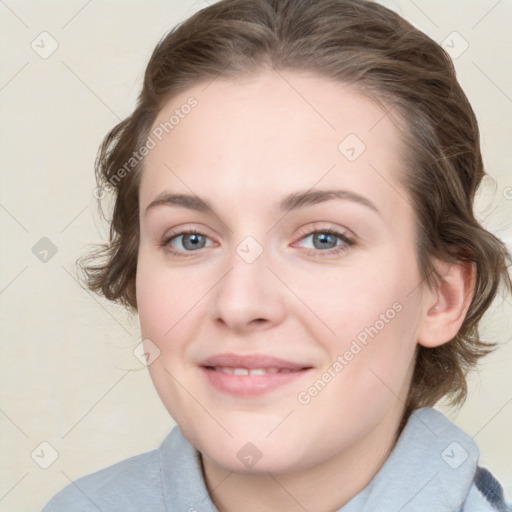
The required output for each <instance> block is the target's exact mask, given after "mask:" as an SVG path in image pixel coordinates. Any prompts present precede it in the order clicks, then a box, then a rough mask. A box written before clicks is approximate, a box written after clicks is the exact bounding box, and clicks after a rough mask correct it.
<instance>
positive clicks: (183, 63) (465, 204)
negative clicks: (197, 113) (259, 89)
mask: <svg viewBox="0 0 512 512" xmlns="http://www.w3.org/2000/svg"><path fill="white" fill-rule="evenodd" d="M264 68H269V69H273V70H293V71H301V72H302V71H305V72H310V73H314V74H316V75H318V76H321V77H325V78H326V79H329V80H334V81H337V82H340V83H343V84H346V85H350V86H353V87H354V88H355V89H356V90H358V91H360V92H361V93H363V94H365V95H368V96H370V97H371V98H373V99H374V100H376V101H379V102H380V103H381V104H383V105H385V106H386V107H387V109H389V111H391V110H392V111H393V112H395V114H397V115H398V117H399V118H400V119H401V120H402V121H403V123H404V124H405V127H406V129H405V130H403V134H402V138H403V140H404V142H405V147H406V148H407V155H406V157H407V169H406V171H405V172H404V175H403V176H402V177H401V179H402V181H403V184H404V185H405V188H406V190H407V192H408V198H407V199H408V200H409V201H410V203H411V204H412V205H413V208H414V212H415V215H416V218H417V221H416V223H417V237H416V238H417V240H416V246H417V255H418V266H419V269H420V274H421V277H422V279H423V280H424V281H425V283H427V285H428V286H432V287H433V286H437V285H438V284H439V283H440V282H441V279H442V278H441V276H440V275H439V274H438V273H437V271H436V267H435V264H434V263H435V259H439V260H442V261H449V262H454V263H457V262H459V263H461V262H470V263H472V264H474V265H473V266H474V269H475V270H476V282H475V286H474V289H473V296H472V300H471V304H470V306H469V309H468V311H467V314H466V317H465V319H464V321H463V323H462V326H461V328H460V330H459V332H458V334H457V335H456V336H455V337H454V338H453V339H452V340H451V341H450V342H448V343H446V344H443V345H441V346H439V347H435V348H425V347H423V346H419V347H418V350H417V355H416V358H417V359H416V364H415V369H414V374H413V377H412V381H411V386H410V390H409V395H408V399H407V402H406V408H405V410H406V411H409V412H411V411H413V410H414V409H417V408H419V407H424V406H432V405H434V404H435V403H436V402H437V401H438V400H440V399H441V398H443V397H448V398H450V404H451V405H457V406H460V405H461V404H462V403H463V402H464V400H465V398H466V396H467V384H466V375H467V373H468V371H469V370H470V369H471V368H472V367H474V366H475V365H476V363H477V361H478V360H479V358H480V357H482V356H484V355H485V354H487V353H489V352H490V351H492V350H493V349H494V348H495V347H496V344H495V343H490V342H485V341H483V340H482V339H481V338H480V336H479V332H478V324H479V321H480V319H481V318H482V316H483V314H484V313H485V311H486V310H487V309H488V307H489V306H490V304H491V303H492V301H493V300H494V298H495V296H496V295H497V293H498V291H499V286H500V283H504V284H505V285H506V287H507V291H509V292H510V291H512V283H511V279H510V276H509V274H508V270H507V265H508V263H509V261H510V255H509V253H508V251H507V249H506V247H505V245H504V244H503V242H501V241H500V240H499V239H498V238H497V237H495V236H494V235H493V234H492V233H490V232H488V231H487V230H486V229H484V228H483V227H482V226H481V225H480V224H479V222H478V221H477V220H476V219H475V216H474V213H473V201H474V198H475V193H476V191H477V188H478V186H479V184H480V182H481V180H482V178H483V176H484V175H485V171H484V168H483V162H482V156H481V152H480V142H479V129H478V125H477V120H476V117H475V114H474V112H473V110H472V108H471V106H470V104H469V101H468V99H467V97H466V95H465V94H464V92H463V90H462V88H461V87H460V85H459V83H458V81H457V79H456V74H455V69H454V66H453V64H452V61H451V58H450V56H449V55H448V54H447V53H446V52H445V51H444V50H443V49H442V48H441V46H439V45H438V44H437V43H436V42H434V41H433V40H432V39H430V38H429V37H428V36H427V35H426V34H424V33H423V32H421V31H420V30H418V29H416V28H415V27H413V26H412V25H411V24H410V23H409V22H407V21H406V20H404V19H403V18H402V17H400V16H399V15H398V14H396V13H395V12H393V11H391V10H389V9H387V8H385V7H383V6H382V5H379V4H377V3H374V2H371V1H366V0H221V1H219V2H217V3H215V4H212V5H211V6H209V7H207V8H204V9H202V10H200V11H198V12H197V13H195V14H194V15H192V16H191V17H190V18H189V19H188V20H185V21H184V22H182V23H180V24H179V25H177V26H176V27H174V28H173V29H172V30H171V31H170V32H169V33H168V34H167V35H166V36H165V37H163V38H162V39H161V40H160V41H159V43H158V44H157V46H156V48H155V49H154V51H153V53H152V55H151V58H150V60H149V63H148V65H147V68H146V71H145V75H144V82H143V86H142V90H141V92H140V95H139V98H138V102H137V106H136V108H135V109H134V111H133V113H132V114H131V115H130V116H129V117H127V118H126V119H124V120H123V121H121V122H120V123H119V124H118V125H117V126H115V127H114V128H113V129H112V130H111V131H110V132H109V133H108V134H107V135H106V137H105V139H104V140H103V143H102V144H101V146H100V148H99V152H98V155H97V158H96V178H97V183H98V187H100V188H101V189H102V190H103V189H107V190H109V191H111V192H112V197H113V199H114V206H113V212H112V220H111V223H110V233H109V241H108V242H107V243H104V244H100V245H98V246H97V247H96V248H95V250H94V251H91V252H90V253H89V254H88V255H86V256H85V257H82V258H81V259H80V260H79V261H78V263H79V266H80V268H81V270H82V271H83V275H82V280H83V282H84V283H85V284H86V286H87V287H88V288H89V289H90V290H92V291H94V292H97V293H99V294H102V295H103V296H104V297H106V298H107V299H109V300H111V301H115V302H117V303H119V304H121V305H123V306H125V307H128V308H129V309H131V310H133V311H136V310H137V304H136V292H135V276H136V271H137V252H138V244H139V183H140V176H141V172H142V169H143V159H134V158H133V155H134V152H137V151H138V150H139V149H140V148H141V147H142V146H143V145H144V144H145V141H146V140H147V138H148V136H149V133H150V130H151V127H152V124H153V123H154V121H155V119H156V117H157V115H158V113H159V112H160V110H161V109H162V107H163V106H164V105H165V104H166V103H167V102H168V101H169V100H170V99H171V98H172V97H173V96H174V95H176V94H177V93H179V92H181V91H184V90H186V89H187V88H190V87H191V86H193V85H197V84H198V83H200V82H205V81H209V80H213V79H214V78H216V77H225V78H231V79H236V78H238V77H241V76H247V75H250V74H252V73H258V72H259V71H261V70H262V69H264ZM127 162H130V166H129V168H128V169H127ZM123 170H124V171H123ZM122 171H123V172H122ZM121 178H122V179H121ZM100 210H101V204H100Z"/></svg>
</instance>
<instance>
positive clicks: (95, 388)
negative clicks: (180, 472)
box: [0, 0, 512, 512]
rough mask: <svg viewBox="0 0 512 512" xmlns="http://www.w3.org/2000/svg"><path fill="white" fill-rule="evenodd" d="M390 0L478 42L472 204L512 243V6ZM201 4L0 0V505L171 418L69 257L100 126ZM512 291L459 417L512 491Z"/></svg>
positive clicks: (140, 441) (96, 231) (117, 316)
mask: <svg viewBox="0 0 512 512" xmlns="http://www.w3.org/2000/svg"><path fill="white" fill-rule="evenodd" d="M384 3H386V4H388V5H389V4H391V2H384ZM393 4H394V6H395V8H396V9H397V10H399V11H400V12H401V13H402V14H403V15H404V16H405V17H406V18H407V19H409V20H411V21H412V22H413V23H414V24H415V25H416V26H418V27H419V28H420V29H422V30H423V31H425V32H427V33H428V34H429V35H430V36H431V37H432V38H433V39H435V40H436V41H439V42H441V41H443V40H445V39H446V38H447V37H448V39H447V41H448V43H449V45H451V46H452V47H453V48H452V50H451V51H452V52H454V55H455V53H460V52H461V51H462V50H463V49H464V48H465V45H466V43H467V44H468V45H469V46H468V48H467V49H466V50H465V51H464V52H463V53H462V54H461V55H458V56H457V58H455V59H454V60H455V64H456V68H457V71H458V74H459V77H460V80H461V82H462V85H463V87H464V88H465V90H466V92H467V94H468V96H469V98H470V100H471V102H472V104H473V106H474V108H475V111H476V113H477V116H478V118H479V121H480V126H481V132H482V143H483V151H484V157H485V159H486V163H487V169H488V171H489V173H490V174H491V175H492V176H493V178H494V179H495V182H494V183H493V182H492V180H489V182H487V183H486V191H485V194H482V195H481V197H480V198H479V212H480V216H481V218H484V217H485V221H484V223H485V224H486V225H487V226H488V227H489V228H490V229H492V230H493V231H494V232H495V233H497V234H498V235H499V236H501V237H502V238H503V239H505V240H506V241H507V244H508V245H509V247H510V245H511V242H512V228H511V224H512V221H511V220H510V219H512V171H511V165H512V154H511V146H512V144H511V142H512V141H511V137H512V121H511V120H512V99H511V98H512V65H511V64H512V62H511V57H510V55H511V53H512V36H511V31H510V20H512V3H511V2H510V1H509V0H501V1H496V0H480V1H460V0H459V1H454V0H451V1H446V0H444V1H442V2H441V1H426V0H415V1H414V2H413V1H412V0H397V1H396V2H393ZM204 6H206V1H205V0H199V1H196V2H192V1H191V0H190V1H186V0H181V1H178V0H175V1H169V0H166V1H148V2H144V3H142V2H141V1H138V2H135V1H132V2H126V1H124V2H121V1H110V0H109V1H99V0H96V1H89V2H88V1H86V0H83V1H75V0H73V1H69V0H66V1H63V0H62V1H60V2H59V1H47V2H36V1H19V0H16V1H15V0H5V1H2V2H0V41H1V49H2V52H1V58H2V64H1V69H0V108H1V139H0V144H1V147H0V159H1V160H0V162H1V170H2V177H1V179H2V187H1V194H0V223H1V226H0V227H1V233H2V262H1V267H0V268H1V274H0V301H1V313H0V315H1V317H0V329H1V336H2V342H1V367H0V370H1V373H0V379H1V386H0V393H1V396H0V398H1V405H0V428H1V441H0V443H1V445H0V454H1V455H0V456H1V473H0V510H2V511H10V512H17V511H28V510H38V509H39V508H41V507H42V505H43V504H44V503H45V502H46V501H47V500H48V499H49V498H50V497H51V496H52V495H53V494H55V493H56V492H57V491H58V490H60V489H61V488H62V487H64V486H65V485H66V484H68V483H69V481H70V480H74V479H76V478H77V477H79V476H82V475H84V474H86V473H89V472H92V471H95V470H97V469H100V468H103V467H105V466H107V465H110V464H112V463H114V462H117V461H119V460H121V459H124V458H126V457H128V456H131V455H134V454H136V453H140V452H143V451H147V450H150V449H153V448H156V447H157V446H158V445H159V443H160V442H161V441H162V439H163V438H164V437H165V436H166V434H167V433H168V431H169V430H170V428H171V426H172V425H173V421H172V419H171V418H170V417H169V416H168V414H167V412H166V411H165V409H164V407H163V405H161V403H160V401H159V399H158V397H157V395H156V392H154V390H153V388H152V384H151V382H150V379H149V376H148V374H147V371H146V369H145V368H144V367H143V366H142V365H141V364H140V363H139V361H138V360H137V359H136V357H135V356H134V355H133V352H132V351H133V349H134V347H135V346H136V345H137V344H138V343H139V342H140V338H139V332H138V322H137V319H136V318H130V317H129V315H127V314H126V313H125V312H124V311H123V310H122V309H120V308H118V307H115V306H113V305H111V304H109V303H107V302H106V301H105V300H103V299H101V298H99V297H96V296H93V295H91V294H89V293H88V292H86V291H85V290H83V289H81V288H80V287H79V286H78V285H77V283H76V282H75V280H74V278H73V277H72V268H73V263H74V261H75V260H76V258H78V257H79V256H80V255H81V254H83V252H84V250H85V249H86V247H87V246H88V245H89V244H91V243H94V242H98V241H100V240H102V239H104V238H105V235H106V232H107V230H106V226H105V225H104V224H103V223H102V221H101V219H100V217H99V216H98V214H97V212H96V199H95V197H94V195H93V191H94V188H95V183H94V177H93V162H94V157H95V155H96V150H97V147H98V145H99V143H100V141H101V140H102V137H103V136H104V135H105V134H106V132H107V131H108V130H109V129H110V128H111V127H113V126H114V124H116V123H117V122H118V120H119V119H121V118H123V117H125V116H126V115H127V114H128V113H129V112H130V111H131V109H132V108H133V106H134V102H135V98H136V96H137V94H138V91H139V87H140V83H141V79H142V75H143V72H144V67H145V64H146V62H147V59H148V58H149V55H150V53H151V51H152V49H153V47H154V45H155V44H156V42H157V41H158V39H159V38H160V37H161V36H162V35H163V34H164V33H165V32H166V31H167V30H169V29H170V28H171V27H173V26H174V25H175V24H176V23H177V22H178V21H180V20H182V19H184V18H185V17H188V16H189V15H190V14H191V13H192V12H194V11H195V10H197V9H199V8H202V7H204ZM43 31H47V32H48V33H49V34H51V38H53V40H55V41H56V42H57V44H58V48H57V49H56V51H55V52H54V53H53V54H52V55H50V56H47V55H44V56H46V57H47V58H42V57H41V56H40V54H41V53H42V52H45V51H46V52H48V51H49V50H51V44H52V39H50V36H45V35H43V36H41V35H40V34H41V32H43ZM453 31H457V32H458V34H459V35H453V34H452V32H453ZM450 34H452V35H450ZM33 41H34V43H32V42H33ZM464 41H466V43H465V42H464ZM31 44H33V46H34V47H35V49H37V51H35V49H33V48H32V47H31ZM54 44H55V43H54ZM37 52H39V53H37ZM43 237H47V238H49V239H50V240H51V242H52V243H53V244H54V245H55V246H56V248H57V253H56V254H55V255H54V256H53V257H51V258H49V259H48V261H47V262H42V261H40V259H38V258H37V257H36V255H35V254H34V253H33V252H32V248H33V247H34V246H35V245H36V243H38V241H39V240H40V239H41V238H43ZM50 254H51V253H50ZM507 300H508V303H507V302H503V301H501V304H497V305H496V306H495V307H494V308H493V311H492V313H491V314H489V315H488V316H487V318H486V321H485V326H484V330H483V333H484V334H485V335H486V336H487V338H488V339H492V340H497V341H500V342H501V343H502V344H503V347H502V348H501V349H500V351H499V352H498V353H496V354H495V355H492V356H490V357H488V358H487V360H486V361H485V363H483V364H482V365H481V368H480V371H479V373H475V374H474V375H473V377H472V378H471V383H470V391H471V393H470V398H469V400H468V401H467V403H466V405H465V406H464V407H463V409H462V410H461V411H460V412H458V413H450V417H451V418H453V419H454V421H455V422H456V423H457V424H458V425H460V426H461V427H462V428H463V429H464V430H465V431H466V432H468V433H469V434H470V435H472V436H474V437H475V440H476V441H477V442H478V444H479V446H480V448H481V451H482V459H481V462H482V464H483V465H485V466H487V467H489V468H490V469H491V470H492V471H493V472H494V473H495V475H496V476H497V477H498V478H499V479H501V481H502V482H503V483H504V484H505V487H506V489H507V492H508V497H509V499H511V498H512V436H510V431H512V377H511V372H510V367H511V362H512V344H511V343H510V341H511V334H510V333H511V332H512V329H511V324H512V320H511V316H512V315H511V311H512V307H511V305H510V303H511V302H512V299H511V298H510V297H508V298H507ZM507 343H508V344H507ZM42 442H46V443H49V444H50V445H51V447H53V449H54V450H56V451H57V452H58V458H57V459H56V460H55V461H54V462H53V464H51V465H50V466H49V467H48V469H43V468H41V467H40V465H39V464H44V463H46V464H48V463H49V462H51V458H50V457H51V454H52V448H50V447H49V446H48V445H42V446H41V445H40V444H41V443H42ZM31 454H32V455H31ZM36 461H37V462H38V463H39V464H38V463H36Z"/></svg>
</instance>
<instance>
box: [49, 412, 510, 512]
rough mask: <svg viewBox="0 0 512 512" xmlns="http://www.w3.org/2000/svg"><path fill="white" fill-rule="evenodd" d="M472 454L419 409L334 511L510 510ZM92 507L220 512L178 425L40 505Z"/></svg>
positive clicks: (453, 431) (462, 438)
mask: <svg viewBox="0 0 512 512" xmlns="http://www.w3.org/2000/svg"><path fill="white" fill-rule="evenodd" d="M478 458H479V451H478V447H477V446H476V444H475V442H474V441H473V439H472V438H471V437H470V436H469V435H467V434H466V433H465V432H463V431H462V430H461V429H460V428H458V427H457V426H456V425H454V424H453V423H452V422H450V421H449V420H448V419H447V418H446V417H445V416H444V415H443V414H442V413H440V412H438V411H436V410H434V409H431V408H423V409H418V410H417V411H415V413H414V414H413V415H412V416H411V417H410V419H409V421H408V423H407V425H406V426H405V428H404V430H403V432H402V434H401V436H400V438H399V439H398V442H397V444H396V446H395V448H394V449H393V451H392V452H391V454H390V456H389V457H388V459H387V460H386V462H385V463H384V465H383V466H382V467H381V469H380V470H379V471H378V473H377V474H376V475H375V476H374V478H373V479H372V480H371V481H370V483H369V484H368V485H367V486H366V487H365V488H364V489H363V490H362V491H361V492H360V493H358V494H357V495H356V496H354V497H353V498H352V499H351V500H350V501H349V502H348V503H347V504H346V505H344V506H343V507H341V508H340V509H339V510H338V511H337V512H399V511H400V512H492V511H494V512H495V511H499V512H509V511H511V510H512V507H510V506H507V505H506V504H505V501H504V497H503V490H502V488H501V486H500V484H499V483H498V482H497V481H496V480H495V479H494V477H493V476H492V475H491V473H489V472H488V471H487V470H485V469H482V468H479V467H478ZM342 480H343V476H342V475H340V482H341V481H342ZM98 511H100V512H219V511H218V509H217V508H216V507H215V505H214V504H213V502H212V500H211V498H210V495H209V493H208V489H207V487H206V484H205V481H204V478H203V475H202V470H201V460H200V456H199V453H198V451H197V450H196V449H195V448H194V446H192V445H191V444H190V442H189V441H188V440H187V439H186V438H185V437H184V436H183V434H182V432H181V430H180V429H179V428H178V427H174V429H173V430H172V431H171V432H170V434H169V435H168V436H167V437H166V438H165V439H164V441H163V442H162V444H161V445H160V447H159V448H158V449H156V450H153V451H150V452H147V453H142V454H140V455H136V456H134V457H130V458H128V459H125V460H123V461H121V462H118V463H117V464H114V465H112V466H109V467H107V468H105V469H102V470H100V471H97V472H95V473H92V474H90V475H86V476H84V477H82V478H79V479H78V480H76V481H75V482H73V483H71V484H69V485H68V486H67V487H65V488H64V489H63V490H62V491H60V492H59V493H57V494H56V495H55V496H54V497H53V498H52V499H51V500H50V501H49V502H48V503H47V505H46V506H45V507H44V508H43V510H42V512H98ZM240 512H244V511H243V510H241V511H240Z"/></svg>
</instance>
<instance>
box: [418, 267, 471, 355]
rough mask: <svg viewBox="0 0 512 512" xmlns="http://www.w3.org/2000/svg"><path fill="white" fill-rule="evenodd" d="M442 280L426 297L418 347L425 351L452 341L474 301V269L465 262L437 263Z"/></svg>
mask: <svg viewBox="0 0 512 512" xmlns="http://www.w3.org/2000/svg"><path fill="white" fill-rule="evenodd" d="M436 266H437V269H438V272H439V275H440V276H441V280H440V282H439V283H438V285H437V286H436V287H435V289H433V290H429V291H428V292H427V293H426V297H425V299H426V300H425V304H424V311H423V317H422V321H421V325H420V329H419V332H418V343H419V344H420V345H423V346H424V347H430V348H433V347H438V346H440V345H443V344H444V343H447V342H449V341H450V340H452V339H453V338H454V337H455V336H456V334H457V333H458V332H459V329H460V327H461V325H462V323H463V322H464V319H465V317H466V313H467V311H468V309H469V306H470V304H471V301H472V299H473V294H474V288H475V281H476V266H475V263H472V262H469V261H465V262H458V263H448V262H438V263H437V265H436Z"/></svg>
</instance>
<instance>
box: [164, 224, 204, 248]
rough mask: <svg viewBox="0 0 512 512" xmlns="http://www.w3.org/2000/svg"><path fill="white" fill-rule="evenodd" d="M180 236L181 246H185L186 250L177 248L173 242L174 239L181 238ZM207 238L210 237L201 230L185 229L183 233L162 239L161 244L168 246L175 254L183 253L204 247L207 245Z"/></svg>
mask: <svg viewBox="0 0 512 512" xmlns="http://www.w3.org/2000/svg"><path fill="white" fill-rule="evenodd" d="M180 238H181V246H182V247H183V249H184V251H183V250H182V249H180V250H175V247H174V246H173V244H172V242H173V241H175V240H179V239H180ZM207 239H208V237H207V236H206V235H205V234H204V233H201V232H199V231H195V230H190V231H183V232H182V233H178V234H174V235H172V236H170V237H167V238H165V239H164V240H163V241H162V243H161V246H162V247H166V248H168V249H169V251H170V252H172V253H173V254H182V253H183V252H194V251H197V250H199V249H203V248H204V247H205V246H206V240H207Z"/></svg>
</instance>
